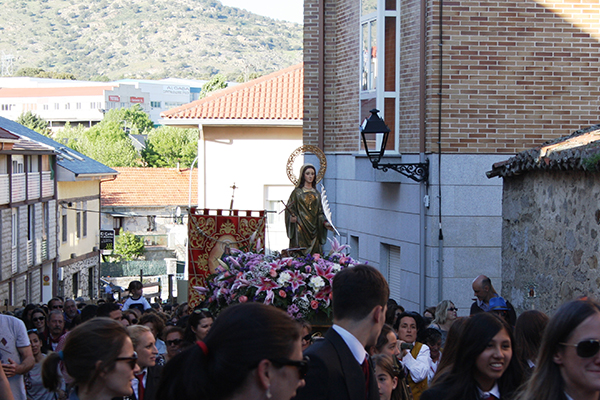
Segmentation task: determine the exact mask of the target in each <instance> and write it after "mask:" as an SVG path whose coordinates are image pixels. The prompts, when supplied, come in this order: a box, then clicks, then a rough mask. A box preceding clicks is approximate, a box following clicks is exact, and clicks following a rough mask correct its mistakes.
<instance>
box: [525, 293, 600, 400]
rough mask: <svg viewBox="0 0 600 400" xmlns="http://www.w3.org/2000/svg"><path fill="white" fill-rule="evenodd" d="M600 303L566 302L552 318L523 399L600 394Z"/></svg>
mask: <svg viewBox="0 0 600 400" xmlns="http://www.w3.org/2000/svg"><path fill="white" fill-rule="evenodd" d="M599 351H600V305H599V304H598V303H596V302H594V301H591V300H575V301H570V302H568V303H565V304H563V305H562V306H560V307H559V308H558V310H556V313H555V314H554V315H553V316H552V318H550V321H549V322H548V326H547V327H546V330H545V331H544V336H543V338H542V345H541V347H540V352H539V355H538V358H537V362H536V364H535V369H534V371H533V375H532V376H531V379H530V380H529V382H528V383H527V387H526V389H525V390H524V391H523V393H522V394H521V395H520V396H519V400H567V399H575V400H588V399H589V400H592V399H594V400H597V399H598V398H599V397H600V352H599Z"/></svg>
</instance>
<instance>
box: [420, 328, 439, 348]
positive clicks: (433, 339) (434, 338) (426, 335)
mask: <svg viewBox="0 0 600 400" xmlns="http://www.w3.org/2000/svg"><path fill="white" fill-rule="evenodd" d="M421 337H422V338H423V343H424V344H426V345H427V346H429V347H431V345H434V344H437V343H438V342H439V341H440V340H442V332H440V331H439V330H437V329H435V328H426V329H424V330H423V334H422V335H421Z"/></svg>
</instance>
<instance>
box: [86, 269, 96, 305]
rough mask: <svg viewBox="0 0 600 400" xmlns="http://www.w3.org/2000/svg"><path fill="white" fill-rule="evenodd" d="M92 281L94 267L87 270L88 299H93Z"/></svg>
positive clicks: (93, 285)
mask: <svg viewBox="0 0 600 400" xmlns="http://www.w3.org/2000/svg"><path fill="white" fill-rule="evenodd" d="M94 283H95V279H94V267H90V268H88V296H89V298H90V299H93V298H94V287H95V286H96V285H95V284H94Z"/></svg>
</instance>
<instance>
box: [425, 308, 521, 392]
mask: <svg viewBox="0 0 600 400" xmlns="http://www.w3.org/2000/svg"><path fill="white" fill-rule="evenodd" d="M453 325H454V324H453ZM502 330H504V331H505V332H506V334H507V335H508V336H509V338H510V342H511V345H512V346H511V347H512V348H514V343H515V341H514V339H513V336H512V332H511V329H510V327H509V326H508V324H507V323H506V322H505V321H504V320H502V319H500V318H499V317H497V316H495V315H493V314H491V313H478V314H475V315H473V316H471V317H470V318H469V319H468V320H467V322H466V323H465V326H464V329H463V332H462V335H461V337H460V339H459V345H458V347H459V349H460V351H459V352H458V354H457V356H456V360H455V362H454V365H453V366H452V369H451V370H450V372H449V373H448V374H445V375H444V376H442V377H440V380H439V381H438V382H436V383H435V384H434V386H435V385H438V384H443V383H445V384H446V385H447V388H446V389H447V390H446V393H447V396H446V397H445V398H446V399H447V400H459V399H476V398H478V392H477V381H476V380H475V374H476V371H477V365H476V362H477V358H478V357H479V355H480V354H481V353H482V352H483V351H484V350H485V349H486V347H487V345H488V343H489V342H490V341H491V340H492V339H493V338H494V336H496V334H498V332H500V331H502ZM444 357H445V354H444V356H442V359H443V358H444ZM522 377H523V376H522V370H521V365H520V363H519V361H518V360H517V358H516V357H514V356H513V357H511V358H510V362H509V363H508V366H507V368H506V370H505V371H504V373H503V374H502V376H501V377H500V378H499V379H498V380H497V383H498V387H499V389H500V393H502V397H503V398H511V397H512V396H513V394H514V392H515V391H516V389H517V388H518V387H519V385H520V384H521V379H522Z"/></svg>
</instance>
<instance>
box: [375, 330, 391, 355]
mask: <svg viewBox="0 0 600 400" xmlns="http://www.w3.org/2000/svg"><path fill="white" fill-rule="evenodd" d="M390 332H394V330H393V329H392V327H391V326H389V325H388V324H384V325H383V326H382V327H381V333H380V334H379V337H378V338H377V343H375V348H376V349H377V353H381V351H382V350H383V348H384V347H385V345H386V344H388V338H387V336H388V334H389V333H390ZM395 334H396V332H394V335H395Z"/></svg>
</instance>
